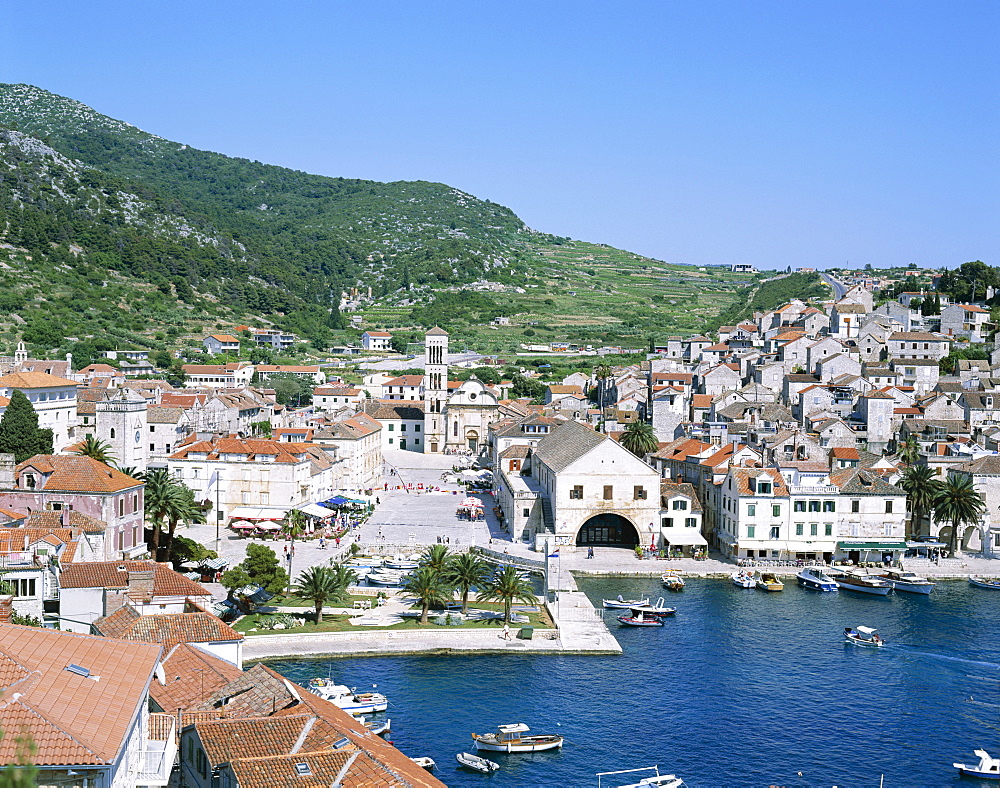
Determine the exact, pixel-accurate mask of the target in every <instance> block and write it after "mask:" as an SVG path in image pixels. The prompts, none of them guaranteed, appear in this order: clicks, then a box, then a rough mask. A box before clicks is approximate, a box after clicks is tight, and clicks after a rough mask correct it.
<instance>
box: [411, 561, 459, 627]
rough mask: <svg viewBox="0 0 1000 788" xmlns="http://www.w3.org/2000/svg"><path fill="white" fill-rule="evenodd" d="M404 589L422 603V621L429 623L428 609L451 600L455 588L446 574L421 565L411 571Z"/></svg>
mask: <svg viewBox="0 0 1000 788" xmlns="http://www.w3.org/2000/svg"><path fill="white" fill-rule="evenodd" d="M403 590H404V591H406V592H407V593H408V594H413V595H414V596H415V597H416V598H417V601H418V602H419V603H420V623H421V624H426V623H427V611H428V610H430V609H431V605H443V604H445V603H446V602H449V601H451V598H452V594H453V589H452V586H451V584H450V583H448V581H447V580H445V578H444V575H443V574H442V573H441V572H440V571H438V570H436V569H432V568H430V567H429V566H421V567H418V568H417V569H416V570H414V571H413V572H411V573H410V575H409V576H408V577H407V578H406V581H405V582H404V583H403Z"/></svg>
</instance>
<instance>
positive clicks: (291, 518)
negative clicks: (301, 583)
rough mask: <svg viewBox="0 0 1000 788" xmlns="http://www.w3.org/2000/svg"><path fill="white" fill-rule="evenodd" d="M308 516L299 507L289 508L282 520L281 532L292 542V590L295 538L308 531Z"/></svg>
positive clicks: (289, 578)
mask: <svg viewBox="0 0 1000 788" xmlns="http://www.w3.org/2000/svg"><path fill="white" fill-rule="evenodd" d="M306 523H307V520H306V516H305V514H304V513H303V512H300V511H299V510H298V509H289V510H288V513H287V514H286V515H285V519H284V520H282V521H281V532H282V533H283V534H284V535H285V536H287V537H288V539H289V541H290V542H291V543H292V545H291V550H289V551H288V589H287V590H288V591H291V590H292V585H291V584H292V556H293V555H295V540H296V538H297V537H299V536H302V534H304V533H305V531H306Z"/></svg>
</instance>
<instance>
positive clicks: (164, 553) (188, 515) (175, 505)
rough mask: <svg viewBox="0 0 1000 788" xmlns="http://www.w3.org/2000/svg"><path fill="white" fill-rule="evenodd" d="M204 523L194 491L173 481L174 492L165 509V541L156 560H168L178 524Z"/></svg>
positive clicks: (202, 511)
mask: <svg viewBox="0 0 1000 788" xmlns="http://www.w3.org/2000/svg"><path fill="white" fill-rule="evenodd" d="M205 521H206V520H205V510H204V509H203V508H202V507H201V506H199V505H198V504H197V503H195V500H194V490H192V489H191V488H190V487H188V486H187V485H186V484H184V483H183V482H181V481H180V480H177V479H175V480H174V492H173V495H171V496H170V502H169V506H168V509H167V539H166V541H165V542H164V543H163V546H162V547H161V548H160V556H159V557H158V558H157V560H158V561H169V560H170V548H171V547H173V544H174V532H175V531H176V530H177V524H178V523H181V522H185V523H187V524H188V525H194V524H195V523H204V522H205Z"/></svg>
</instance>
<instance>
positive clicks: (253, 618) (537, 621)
mask: <svg viewBox="0 0 1000 788" xmlns="http://www.w3.org/2000/svg"><path fill="white" fill-rule="evenodd" d="M469 607H470V609H478V610H495V611H498V612H502V611H503V607H502V606H501V605H497V604H491V603H487V602H476V603H475V604H470V606H469ZM418 609H419V608H418ZM303 612H305V611H303ZM441 612H442V611H434V610H432V611H431V612H430V616H429V618H430V620H429V621H428V623H427V624H421V623H420V620H419V619H415V618H407V619H404V620H403V621H402V622H400V623H398V624H393V625H392V626H391V627H361V626H355V625H354V624H352V623H351V621H350V618H349V617H347V616H324V617H323V623H322V624H320V625H319V626H317V625H316V624H314V623H312V621H309V620H306V623H305V626H301V627H295V628H294V629H277V630H270V629H261V630H258V629H257V627H258V625H259V622H260V621H262V620H263V619H266V618H268V617H270V614H268V613H253V614H251V615H249V616H243V617H242V618H241V619H239V621H237V622H236V623H234V624H232V627H233V628H234V629H235V630H236V631H237V632H242V633H244V634H252V635H285V634H288V635H299V634H303V635H305V634H311V633H313V632H365V631H369V630H374V631H378V630H385V629H391V630H392V631H393V632H399V631H402V630H411V629H413V630H417V629H422V630H431V631H433V630H434V629H449V628H451V627H450V626H447V627H445V626H441V627H439V626H438V625H437V624H435V623H433V619H434V617H435V615H440V614H441ZM527 615H528V626H533V627H536V628H538V629H552V628H553V626H554V625H553V623H552V619H551V618H550V617H549V614H548V611H547V610H546V609H545V608H544V607H543V608H541V610H539V611H538V612H536V613H528V614H527ZM502 626H503V621H502V620H501V619H492V620H487V621H463V622H462V623H461V624H460V625H459V626H457V627H455V629H500V628H501V627H502ZM517 626H518V625H517V624H515V625H514V628H515V629H516V628H517ZM250 630H256V631H254V632H250Z"/></svg>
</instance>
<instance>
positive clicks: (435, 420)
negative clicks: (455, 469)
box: [424, 327, 448, 454]
mask: <svg viewBox="0 0 1000 788" xmlns="http://www.w3.org/2000/svg"><path fill="white" fill-rule="evenodd" d="M447 404H448V332H447V331H444V330H443V329H440V328H437V327H435V328H432V329H431V330H430V331H428V332H427V333H426V334H425V335H424V451H425V452H427V453H428V454H440V453H441V452H443V451H444V444H445V439H446V437H447V426H446V424H445V420H444V410H445V407H446V406H447Z"/></svg>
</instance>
